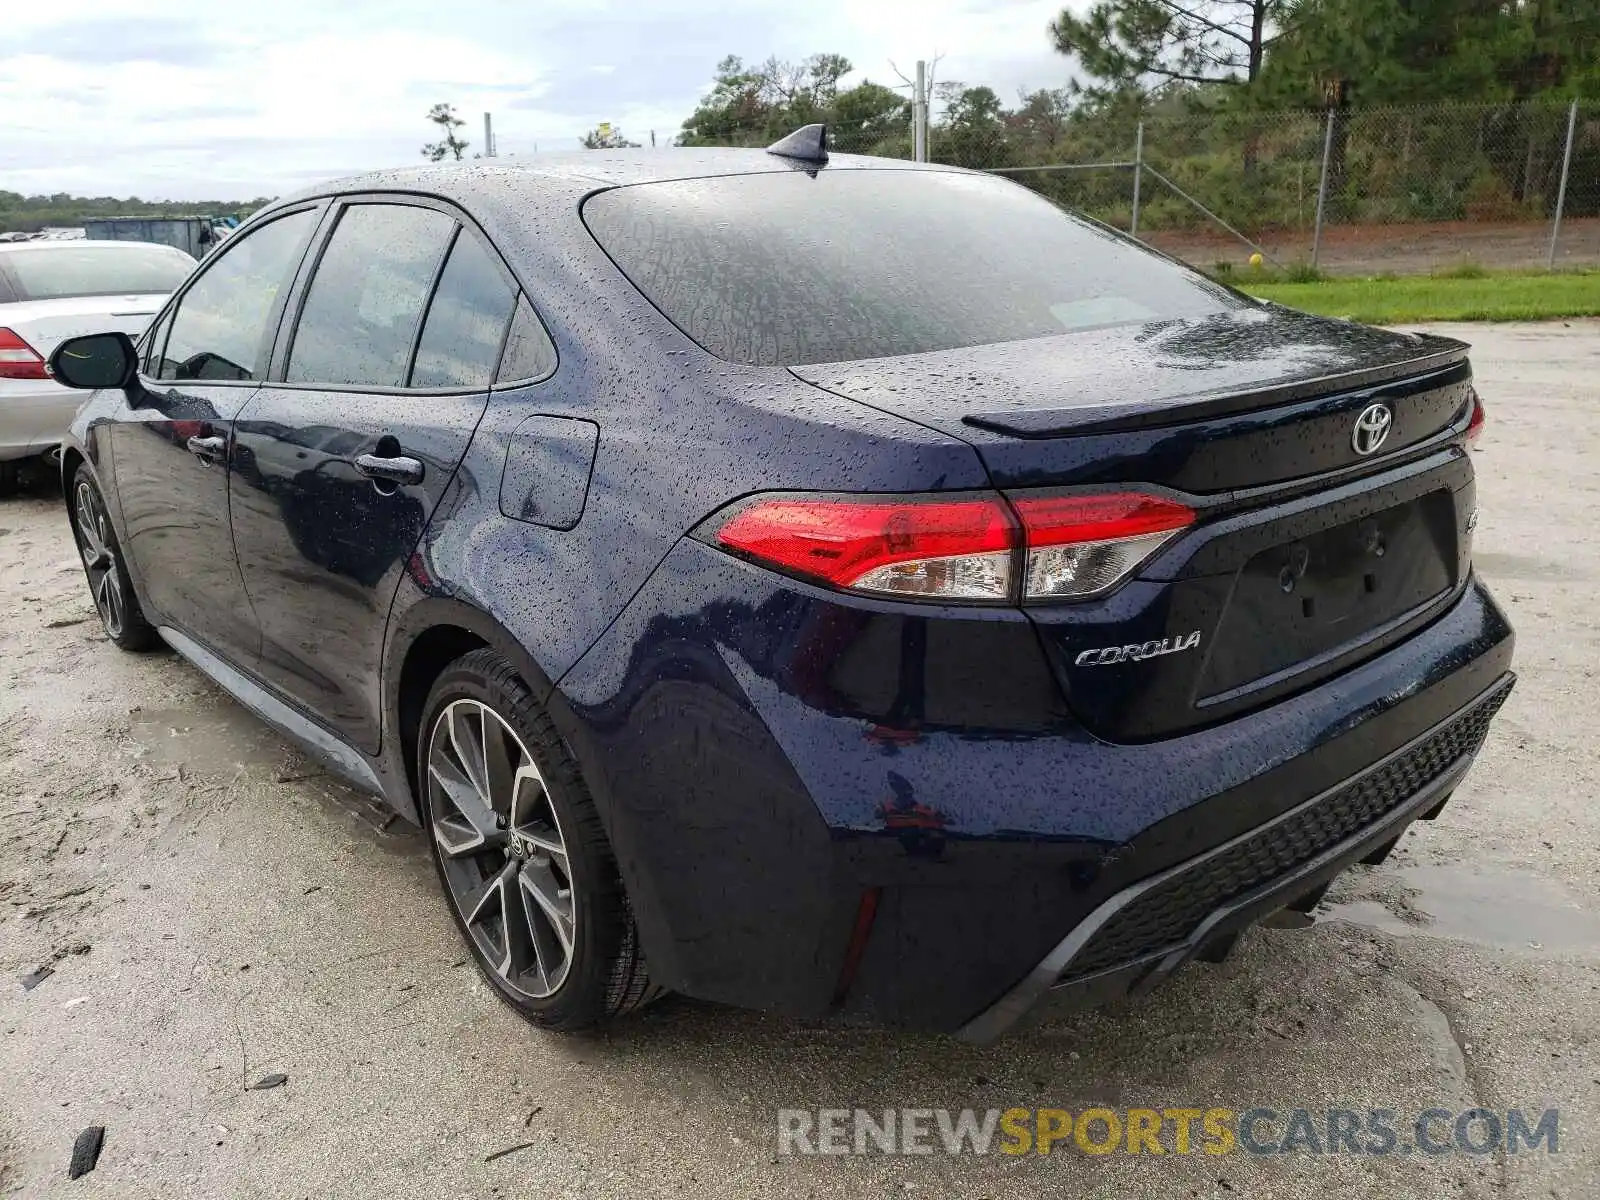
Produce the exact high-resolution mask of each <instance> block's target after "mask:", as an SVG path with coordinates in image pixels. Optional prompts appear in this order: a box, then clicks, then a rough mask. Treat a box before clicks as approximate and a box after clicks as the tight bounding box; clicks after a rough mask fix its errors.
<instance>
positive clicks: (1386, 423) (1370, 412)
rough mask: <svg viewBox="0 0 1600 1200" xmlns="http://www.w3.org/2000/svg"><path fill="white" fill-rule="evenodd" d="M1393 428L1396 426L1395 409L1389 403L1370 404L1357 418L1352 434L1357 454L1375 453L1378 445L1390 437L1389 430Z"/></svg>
mask: <svg viewBox="0 0 1600 1200" xmlns="http://www.w3.org/2000/svg"><path fill="white" fill-rule="evenodd" d="M1392 428H1394V410H1393V409H1391V408H1390V407H1389V406H1388V405H1387V404H1369V405H1367V407H1365V408H1364V409H1362V410H1361V415H1360V416H1359V417H1357V418H1356V428H1355V432H1354V433H1352V434H1351V435H1350V444H1351V445H1352V446H1353V447H1355V452H1356V453H1357V454H1375V453H1377V450H1378V447H1379V446H1381V445H1383V443H1384V442H1385V441H1386V440H1387V439H1388V437H1389V430H1390V429H1392Z"/></svg>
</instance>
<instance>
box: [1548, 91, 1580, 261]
mask: <svg viewBox="0 0 1600 1200" xmlns="http://www.w3.org/2000/svg"><path fill="white" fill-rule="evenodd" d="M1577 135H1578V102H1577V101H1576V100H1574V101H1573V102H1572V107H1571V108H1569V109H1568V110H1567V152H1566V155H1565V157H1563V158H1562V160H1561V190H1560V191H1558V192H1557V193H1556V220H1555V224H1554V225H1552V226H1551V227H1550V261H1549V262H1548V263H1547V264H1546V265H1547V266H1548V267H1549V269H1550V270H1552V271H1554V270H1555V269H1556V243H1558V242H1559V241H1560V240H1561V218H1562V217H1563V216H1564V215H1565V214H1566V211H1567V176H1569V175H1570V174H1572V143H1573V140H1574V139H1575V138H1576V137H1577Z"/></svg>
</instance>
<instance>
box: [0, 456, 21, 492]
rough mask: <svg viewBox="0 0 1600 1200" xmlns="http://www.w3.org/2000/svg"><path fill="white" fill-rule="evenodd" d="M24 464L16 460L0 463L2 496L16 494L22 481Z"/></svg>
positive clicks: (11, 459)
mask: <svg viewBox="0 0 1600 1200" xmlns="http://www.w3.org/2000/svg"><path fill="white" fill-rule="evenodd" d="M21 466H22V464H21V463H19V462H17V460H16V459H14V458H8V459H6V460H5V461H4V462H0V496H10V495H14V494H15V493H16V490H17V487H18V484H19V482H20V480H21V475H22V470H21Z"/></svg>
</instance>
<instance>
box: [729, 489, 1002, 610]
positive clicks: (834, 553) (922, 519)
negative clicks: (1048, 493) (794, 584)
mask: <svg viewBox="0 0 1600 1200" xmlns="http://www.w3.org/2000/svg"><path fill="white" fill-rule="evenodd" d="M716 539H717V543H718V544H719V545H721V546H723V547H724V548H725V549H728V550H732V551H735V552H736V553H738V554H742V555H744V556H746V557H748V558H752V559H755V560H756V561H757V562H762V563H765V564H767V565H768V566H774V567H779V568H781V569H783V570H786V571H790V572H793V573H794V574H796V575H805V576H809V577H810V578H812V579H816V580H819V581H821V582H823V583H828V584H832V585H833V586H834V587H839V588H848V589H849V590H851V591H856V592H877V593H880V594H882V595H888V596H915V597H920V598H923V599H944V600H1008V599H1010V598H1011V595H1012V590H1011V581H1012V566H1013V561H1012V560H1013V559H1014V558H1015V548H1016V546H1017V532H1016V527H1015V525H1014V523H1013V521H1012V517H1011V512H1010V510H1009V509H1008V508H1007V507H1006V504H1005V501H1004V500H1002V499H1000V497H999V496H997V495H993V494H988V495H982V496H971V495H968V496H962V497H959V498H952V497H949V496H923V497H898V496H897V497H869V496H848V497H842V496H771V497H758V498H757V499H756V500H755V501H754V502H753V503H751V504H750V505H748V506H747V507H744V508H742V509H740V510H739V511H738V512H737V513H735V514H734V516H733V518H732V519H731V520H729V521H727V522H726V523H725V524H724V525H722V527H721V528H720V529H718V530H717V531H716Z"/></svg>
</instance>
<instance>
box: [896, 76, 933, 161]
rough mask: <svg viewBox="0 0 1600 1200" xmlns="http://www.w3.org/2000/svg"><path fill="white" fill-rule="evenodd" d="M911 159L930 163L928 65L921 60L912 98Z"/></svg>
mask: <svg viewBox="0 0 1600 1200" xmlns="http://www.w3.org/2000/svg"><path fill="white" fill-rule="evenodd" d="M901 78H902V79H903V78H905V77H904V76H901ZM911 158H912V160H913V161H914V162H927V161H928V63H927V60H925V59H921V58H919V59H917V89H916V92H915V93H914V94H913V95H912V98H911Z"/></svg>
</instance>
